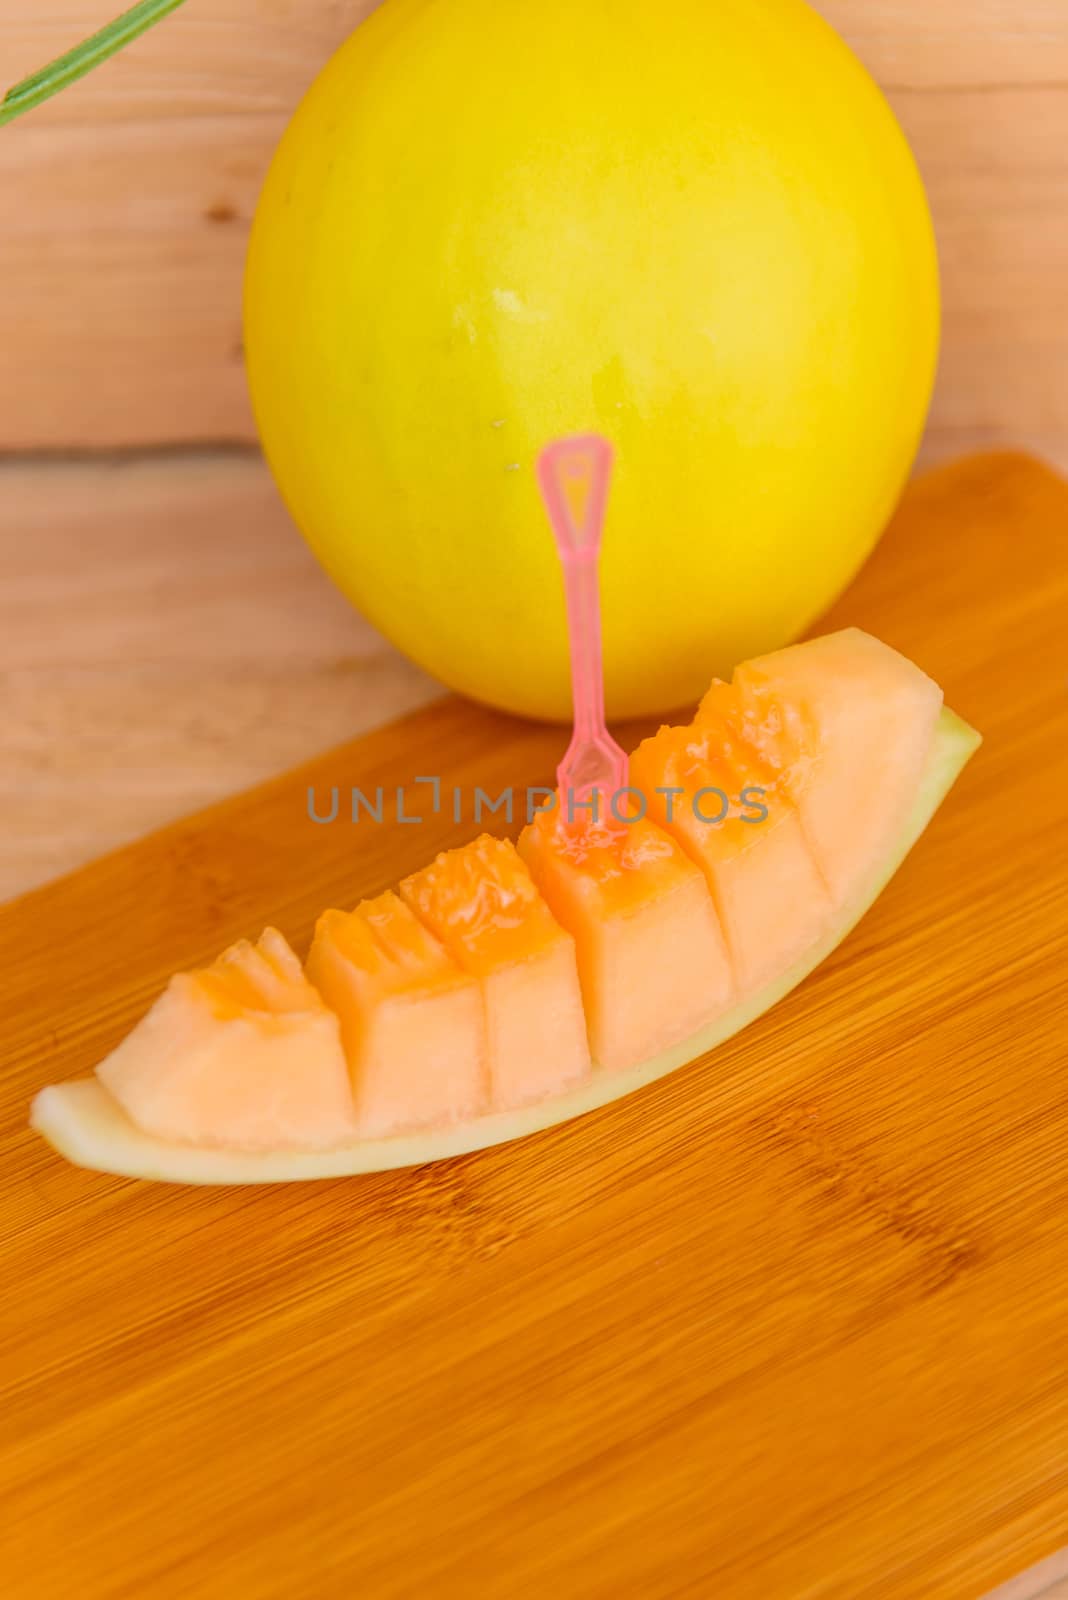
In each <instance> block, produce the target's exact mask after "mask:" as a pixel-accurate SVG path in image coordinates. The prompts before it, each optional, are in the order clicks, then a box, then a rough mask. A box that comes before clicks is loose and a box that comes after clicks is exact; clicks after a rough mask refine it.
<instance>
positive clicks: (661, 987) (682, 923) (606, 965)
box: [518, 805, 732, 1070]
mask: <svg viewBox="0 0 1068 1600" xmlns="http://www.w3.org/2000/svg"><path fill="white" fill-rule="evenodd" d="M518 848H519V854H520V855H521V856H522V858H523V860H524V861H525V862H526V863H527V866H528V867H529V868H530V872H531V876H532V877H533V879H534V882H535V883H536V884H537V886H538V888H539V889H540V890H541V892H542V894H543V895H544V897H545V899H546V901H547V903H548V905H549V907H550V908H551V910H552V912H553V914H554V916H555V917H556V918H557V920H558V921H559V922H560V923H561V924H562V925H563V926H564V927H565V928H566V929H567V930H568V932H569V933H570V934H571V935H572V936H573V937H574V940H575V946H576V949H577V951H578V964H579V976H580V979H581V983H582V999H583V1003H584V1005H585V1008H586V1024H587V1028H588V1030H589V1040H590V1050H591V1053H592V1055H593V1059H594V1061H595V1062H597V1063H598V1065H600V1066H602V1067H606V1068H611V1069H615V1070H618V1069H619V1068H621V1067H626V1066H630V1065H631V1064H632V1063H633V1062H635V1061H641V1060H643V1059H645V1058H646V1057H648V1056H650V1055H654V1054H656V1053H657V1052H658V1051H660V1050H665V1049H667V1048H668V1046H669V1045H672V1044H674V1043H675V1042H676V1040H678V1039H681V1038H685V1037H686V1036H687V1035H688V1034H691V1033H693V1032H695V1031H696V1030H697V1029H698V1028H700V1027H702V1026H703V1025H704V1024H705V1023H707V1022H708V1021H709V1020H710V1019H711V1018H712V1017H713V1016H715V1015H716V1014H717V1012H720V1011H723V1010H725V1009H726V1007H727V1005H728V1004H729V1002H730V999H731V993H732V984H731V976H730V969H729V965H728V961H727V954H726V951H725V949H724V944H723V937H722V934H721V932H720V928H719V923H718V922H717V919H716V913H715V909H714V907H713V905H712V902H711V900H710V898H709V895H708V890H707V888H706V887H705V883H704V880H703V878H702V876H701V873H700V872H699V871H698V870H697V869H696V868H695V867H694V866H693V864H692V863H691V862H690V861H689V860H688V859H687V858H686V856H685V855H684V853H683V852H682V850H680V849H679V847H678V845H677V844H676V843H675V841H674V840H673V839H672V838H670V837H669V835H668V834H667V833H665V832H664V830H663V829H662V828H658V827H657V826H656V824H655V823H653V822H649V821H644V820H643V821H637V820H635V821H629V822H624V823H621V822H617V821H615V820H614V819H601V820H600V821H597V822H595V821H594V820H593V818H592V817H591V816H590V815H589V814H580V815H577V816H576V817H575V819H574V820H573V821H569V820H568V818H567V817H566V815H565V814H564V813H563V811H562V809H561V807H560V806H559V805H558V806H557V807H556V808H555V809H554V810H552V811H543V812H541V813H540V814H539V815H538V816H537V817H536V818H535V819H534V821H533V822H532V823H531V824H530V826H529V827H527V828H525V829H524V830H523V833H522V834H521V835H520V838H519V847H518Z"/></svg>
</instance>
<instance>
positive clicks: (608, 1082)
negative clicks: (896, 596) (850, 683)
mask: <svg viewBox="0 0 1068 1600" xmlns="http://www.w3.org/2000/svg"><path fill="white" fill-rule="evenodd" d="M981 742H982V741H981V738H980V735H979V734H977V733H976V732H975V730H974V729H973V728H970V727H969V726H968V724H967V723H965V722H963V721H962V720H961V719H960V718H959V717H958V716H956V715H955V714H954V713H953V712H952V711H949V710H943V711H942V713H941V716H940V718H939V721H938V723H937V725H936V729H935V736H934V740H933V743H932V746H931V753H930V755H929V757H928V761H927V765H926V767H925V769H924V774H923V777H922V779H921V781H920V783H919V785H918V786H917V791H916V795H915V799H914V801H913V805H912V809H911V812H910V814H909V817H908V821H907V822H906V824H905V826H904V828H903V829H902V832H901V834H900V836H899V838H898V840H897V843H896V844H895V846H894V848H893V849H892V850H890V851H889V852H888V853H887V856H886V858H885V859H884V860H883V861H881V862H880V863H879V865H878V867H877V868H876V869H875V870H874V871H873V872H872V874H871V876H870V878H869V880H868V882H867V884H866V885H865V887H864V889H863V890H862V891H860V892H858V893H857V894H856V895H855V896H854V897H853V898H852V899H851V901H850V903H849V904H848V905H847V906H846V907H844V908H843V910H842V912H841V913H840V915H839V916H838V917H837V918H836V919H835V922H834V926H833V927H832V928H831V929H830V931H829V932H828V933H827V934H826V935H825V936H824V937H823V938H822V939H820V940H819V941H818V942H817V943H816V944H814V945H813V946H812V947H811V948H810V949H809V950H807V951H806V952H805V954H804V956H803V957H802V958H801V959H800V960H799V961H797V962H795V964H794V965H793V966H792V967H790V968H789V970H788V971H786V972H783V973H781V974H780V975H779V976H778V977H776V978H775V979H773V980H772V981H771V982H770V983H767V984H765V985H764V986H763V988H761V989H759V990H758V991H757V992H756V993H755V994H752V995H750V996H748V998H747V999H745V1000H743V1001H741V1002H740V1003H739V1004H738V1005H736V1006H733V1007H732V1008H731V1009H730V1010H729V1011H727V1012H725V1013H724V1014H723V1015H722V1016H720V1017H717V1018H716V1020H715V1021H714V1022H712V1023H711V1024H710V1025H709V1026H708V1027H706V1028H703V1029H702V1030H701V1031H700V1032H699V1033H695V1034H694V1035H692V1037H690V1038H689V1039H684V1040H683V1041H682V1042H681V1043H679V1044H677V1045H674V1046H673V1047H672V1048H671V1049H670V1050H666V1051H664V1052H663V1054H661V1055H658V1056H654V1057H652V1058H651V1059H649V1060H647V1061H641V1062H638V1063H637V1064H636V1065H634V1066H632V1067H627V1068H624V1069H623V1070H621V1071H616V1072H607V1071H604V1070H603V1069H599V1068H597V1067H596V1066H595V1067H594V1070H593V1073H592V1075H591V1077H590V1078H589V1079H587V1080H586V1081H585V1082H584V1083H583V1084H582V1085H581V1086H580V1087H579V1088H577V1089H573V1090H570V1091H568V1092H567V1093H565V1094H561V1095H555V1096H552V1097H551V1098H549V1099H547V1100H543V1101H540V1102H538V1103H537V1104H535V1105H530V1106H524V1107H521V1108H520V1109H518V1110H515V1111H506V1112H496V1113H490V1114H487V1115H485V1116H480V1117H477V1118H474V1119H473V1120H471V1121H470V1122H465V1123H460V1124H458V1125H456V1126H453V1127H449V1128H439V1129H434V1130H432V1131H427V1132H422V1133H411V1134H400V1135H395V1136H390V1137H388V1138H381V1139H364V1140H360V1141H357V1142H355V1143H353V1144H347V1145H339V1146H337V1147H335V1148H333V1149H329V1150H317V1151H308V1152H303V1151H284V1152H276V1153H274V1152H262V1151H238V1150H232V1151H231V1150H218V1149H206V1148H199V1147H194V1146H190V1145H180V1144H168V1143H165V1142H164V1141H163V1140H160V1139H154V1138H151V1137H150V1136H149V1135H148V1134H145V1133H142V1132H140V1130H139V1129H137V1128H136V1127H135V1126H134V1125H133V1123H132V1122H130V1121H129V1119H128V1118H127V1117H126V1115H125V1114H124V1112H123V1111H122V1110H121V1109H120V1107H119V1106H118V1104H117V1103H116V1102H115V1101H114V1100H112V1099H111V1097H110V1096H109V1095H108V1094H107V1093H106V1092H105V1090H104V1089H103V1088H102V1087H101V1086H100V1084H99V1083H98V1082H97V1081H96V1079H95V1078H80V1079H77V1080H75V1081H74V1082H72V1083H64V1084H58V1085H56V1086H54V1087H52V1088H48V1089H42V1090H41V1091H40V1093H39V1094H38V1095H37V1096H36V1098H35V1099H34V1102H33V1108H32V1111H31V1116H30V1121H31V1124H32V1126H33V1127H34V1128H36V1130H37V1132H38V1133H40V1134H42V1135H43V1136H44V1138H45V1139H47V1140H48V1143H49V1144H50V1145H51V1146H52V1147H53V1149H55V1150H57V1151H58V1152H59V1154H60V1155H62V1156H65V1157H66V1158H67V1160H68V1161H71V1162H73V1163H74V1164H75V1165H76V1166H79V1167H87V1168H89V1169H91V1170H93V1171H97V1172H110V1173H115V1174H117V1175H120V1176H123V1177H129V1178H152V1179H156V1180H158V1181H162V1182H169V1183H199V1184H242V1183H296V1182H301V1181H306V1180H309V1179H313V1178H344V1177H351V1176H355V1175H357V1174H359V1173H364V1172H384V1171H389V1170H392V1169H394V1168H397V1167H414V1166H422V1165H424V1164H425V1163H426V1162H429V1161H440V1160H443V1159H445V1158H446V1157H449V1156H457V1155H464V1154H467V1153H468V1152H470V1151H472V1150H482V1149H485V1148H487V1147H488V1146H490V1145H495V1144H504V1143H506V1142H507V1141H510V1140H512V1139H521V1138H523V1137H524V1136H525V1135H527V1134H530V1133H539V1132H541V1131H542V1130H543V1129H545V1128H551V1127H553V1126H555V1125H556V1124H557V1123H560V1122H567V1121H569V1120H570V1119H571V1118H572V1117H580V1116H583V1115H584V1114H585V1113H586V1112H588V1111H594V1110H597V1109H598V1108H599V1107H600V1106H604V1105H608V1104H609V1103H610V1102H611V1101H613V1100H620V1099H622V1098H623V1096H624V1095H627V1094H631V1093H632V1092H633V1091H634V1090H635V1089H641V1088H643V1087H644V1086H645V1085H646V1084H648V1083H653V1082H654V1081H655V1080H656V1079H657V1078H663V1077H666V1076H667V1074H668V1073H669V1072H674V1071H675V1070H676V1068H678V1067H681V1066H684V1065H685V1064H686V1063H687V1062H689V1061H693V1060H695V1059H696V1058H697V1057H699V1056H703V1055H706V1054H707V1053H708V1052H709V1051H711V1050H714V1049H715V1048H716V1047H717V1045H720V1044H722V1043H723V1042H724V1040H726V1039H729V1038H730V1037H731V1036H732V1035H733V1034H735V1033H738V1032H739V1031H740V1030H741V1029H742V1028H745V1027H747V1026H748V1024H749V1023H750V1022H753V1021H754V1020H755V1019H756V1018H757V1017H759V1016H760V1015H761V1013H762V1012H764V1011H767V1010H768V1008H769V1007H770V1006H773V1005H775V1003H776V1002H777V1001H778V1000H781V999H782V997H783V996H784V995H785V994H787V993H788V992H789V990H791V989H793V988H795V987H796V985H797V984H799V983H800V982H801V981H802V979H803V978H805V977H807V976H808V974H809V973H810V972H812V971H813V969H814V968H815V967H818V966H819V964H820V962H821V961H824V960H825V959H826V957H827V956H828V955H830V953H831V951H832V950H834V948H835V947H836V945H838V944H840V943H841V941H842V939H844V938H845V936H846V934H847V933H848V932H849V931H850V929H851V928H852V927H854V925H855V924H856V923H857V922H859V920H860V918H861V917H862V916H863V915H864V913H865V912H866V911H867V910H868V908H869V907H870V906H871V904H872V903H873V901H874V900H876V899H877V898H878V896H879V894H881V892H882V890H883V889H884V888H885V886H886V884H887V883H888V882H889V880H890V879H891V878H892V877H893V875H894V873H895V872H896V871H897V869H898V867H899V866H900V865H901V863H902V861H903V860H904V859H905V857H906V856H907V854H908V852H909V851H910V850H911V848H912V846H913V845H914V844H915V843H916V841H917V839H918V838H919V837H920V835H921V834H922V833H923V831H924V829H925V828H926V827H927V824H928V823H929V822H930V820H931V818H932V817H933V816H934V814H935V812H936V811H937V810H938V807H939V806H940V805H941V803H942V801H943V799H944V798H945V796H946V794H947V793H948V792H949V790H950V788H951V787H952V786H953V784H954V782H955V781H956V779H957V777H958V776H959V774H960V772H961V771H962V770H963V768H964V766H965V765H966V763H967V762H968V760H969V758H970V757H971V756H972V755H973V754H974V752H975V751H976V749H977V748H978V747H979V745H980V743H981Z"/></svg>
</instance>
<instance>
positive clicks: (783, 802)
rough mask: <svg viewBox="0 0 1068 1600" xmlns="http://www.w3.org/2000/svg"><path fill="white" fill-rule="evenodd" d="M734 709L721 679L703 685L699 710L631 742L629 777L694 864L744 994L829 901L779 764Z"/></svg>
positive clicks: (824, 917) (782, 958)
mask: <svg viewBox="0 0 1068 1600" xmlns="http://www.w3.org/2000/svg"><path fill="white" fill-rule="evenodd" d="M717 708H718V709H717ZM738 709H739V707H738V696H737V694H736V692H735V691H734V690H733V689H732V688H730V686H729V685H727V684H724V683H721V684H715V685H713V687H712V689H711V690H710V692H709V695H708V696H707V697H706V700H705V703H704V705H703V707H702V713H703V715H702V717H701V718H699V719H698V720H697V721H696V722H694V723H692V724H691V725H690V726H689V727H684V728H661V730H660V732H659V733H657V734H656V735H655V736H654V737H653V738H651V739H646V740H645V742H644V743H643V744H641V745H639V747H638V749H637V750H636V751H635V752H634V754H633V755H632V756H631V758H630V781H631V784H632V785H633V786H634V788H635V789H638V790H640V791H641V792H642V794H643V796H644V798H645V801H646V804H647V805H648V807H649V811H650V813H651V815H653V816H655V817H657V818H658V820H659V821H660V822H661V823H662V825H663V826H664V828H665V829H667V831H668V832H669V833H671V834H672V835H673V836H674V838H675V839H677V840H678V842H679V844H680V846H681V847H682V848H683V849H684V850H685V851H686V852H687V854H688V855H689V856H690V857H691V858H692V860H693V861H694V862H696V864H697V866H698V867H700V869H701V870H702V872H703V873H704V875H705V878H706V880H707V883H708V888H709V891H710V892H711V895H712V899H713V901H714V902H715V906H716V910H717V912H718V914H719V920H720V923H721V925H722V928H723V932H724V936H725V938H726V941H727V948H728V950H729V952H730V958H731V965H732V969H733V973H734V981H735V983H736V985H737V989H738V992H739V993H740V994H748V993H750V992H751V991H752V990H753V989H754V988H755V987H757V986H758V985H759V984H761V983H764V982H766V981H767V979H769V978H770V977H771V976H772V975H773V974H774V973H776V972H781V971H783V969H784V968H786V967H789V966H790V965H792V963H793V962H794V961H796V960H797V958H798V957H799V956H800V955H801V953H802V951H804V950H805V949H807V947H808V946H809V945H810V944H812V943H813V942H814V941H815V940H816V939H818V938H819V937H820V934H821V933H822V932H823V931H824V930H825V929H826V928H827V927H828V926H829V925H830V921H831V916H832V903H831V897H830V894H829V893H828V890H827V885H826V883H825V881H824V878H823V875H822V873H821V872H820V870H819V867H818V866H817V864H816V860H815V857H814V855H813V852H812V850H811V849H810V848H809V845H808V842H807V840H806V838H805V835H804V832H803V830H802V827H801V821H800V815H799V812H798V809H797V806H796V804H795V803H794V801H793V800H792V799H791V798H790V796H789V794H788V793H787V791H786V788H785V785H784V783H783V781H782V777H781V774H780V773H778V772H777V771H776V770H775V769H774V768H773V767H772V766H770V765H769V763H768V762H767V761H766V760H765V759H764V758H763V757H762V756H761V754H760V752H759V750H757V749H756V748H755V747H753V746H749V745H747V744H746V743H745V742H744V740H743V739H742V738H741V737H740V735H739V733H738V731H737V730H736V728H735V726H734V722H735V713H736V711H737V710H738Z"/></svg>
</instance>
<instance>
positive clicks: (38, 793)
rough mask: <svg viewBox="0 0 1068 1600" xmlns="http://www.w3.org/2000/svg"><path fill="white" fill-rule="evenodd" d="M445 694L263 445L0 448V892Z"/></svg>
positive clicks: (22, 885) (38, 879)
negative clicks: (375, 614) (395, 635)
mask: <svg viewBox="0 0 1068 1600" xmlns="http://www.w3.org/2000/svg"><path fill="white" fill-rule="evenodd" d="M440 692H441V691H440V688H439V687H438V686H437V685H435V684H434V683H432V682H431V681H430V680H429V679H427V678H425V677H424V676H423V674H422V673H420V672H418V671H417V670H416V669H415V668H414V667H412V666H411V665H410V664H409V663H408V662H406V661H404V660H403V659H402V658H401V657H400V656H399V655H397V653H396V652H395V651H393V650H392V649H391V648H390V647H389V646H388V645H386V644H385V642H384V641H383V640H382V639H380V638H379V637H378V635H377V634H375V633H374V632H373V630H372V629H371V628H370V627H369V626H368V625H367V624H366V623H365V622H364V621H363V620H362V618H361V617H359V616H358V615H357V613H356V612H355V611H353V610H352V608H351V607H350V606H349V605H348V604H347V603H346V602H345V601H344V600H343V599H342V598H341V596H340V595H339V594H338V593H337V591H336V590H335V589H334V588H333V586H332V585H331V584H330V583H329V581H328V580H327V578H326V577H325V576H324V574H323V573H322V571H321V569H320V568H319V567H318V565H317V564H316V562H315V561H314V560H313V558H312V556H311V554H310V552H309V550H308V549H307V547H306V545H305V544H304V543H303V541H302V540H301V539H300V538H299V537H298V535H297V534H296V532H295V530H294V529H293V526H292V524H291V523H290V522H289V519H288V517H287V516H286V513H285V511H284V509H283V507H282V504H281V501H280V500H279V498H278V496H277V494H276V493H275V491H274V488H273V486H272V484H271V482H270V479H269V478H268V475H267V471H266V469H265V467H264V466H263V464H262V462H261V461H259V460H258V459H243V458H241V457H237V458H234V457H228V456H225V455H220V456H218V457H216V458H211V457H201V458H185V457H178V458H173V459H165V460H159V461H139V460H134V461H125V462H119V463H115V462H111V463H107V462H105V463H95V462H81V463H70V464H65V465H56V464H53V465H50V466H49V467H47V468H45V467H42V466H40V465H39V464H38V465H26V464H24V465H15V464H12V463H7V464H0V901H2V900H4V899H7V898H8V897H9V896H11V895H14V894H16V893H19V892H21V891H22V890H25V889H28V888H30V887H33V886H34V885H36V884H38V883H41V882H43V881H44V880H45V879H46V878H49V877H54V876H55V875H56V874H57V873H59V872H64V871H69V870H70V869H71V868H72V867H75V866H80V865H81V863H82V862H84V861H88V860H90V859H91V858H92V857H93V856H95V855H99V854H100V853H101V852H102V851H104V850H109V849H112V848H114V847H115V846H116V845H120V844H126V843H128V842H129V840H130V839H133V838H136V837H137V836H138V835H139V834H142V833H145V832H147V831H148V829H149V828H154V827H158V826H160V824H161V823H164V822H169V821H172V820H173V819H174V818H175V817H180V816H182V815H184V814H185V813H186V812H188V811H191V810H194V809H195V808H197V807H199V806H203V805H207V804H209V803H210V802H211V801H213V800H217V799H219V798H220V797H221V796H222V795H225V794H232V793H233V792H234V791H235V790H238V789H243V788H246V787H247V786H248V785H249V784H251V783H257V782H259V781H260V780H261V779H263V778H268V777H273V776H274V775H275V774H277V773H278V772H283V771H285V770H286V768H287V767H290V766H292V765H293V764H294V763H295V762H297V761H303V760H306V759H307V758H308V757H309V756H311V755H314V754H315V753H317V752H318V751H321V750H323V749H324V748H326V747H327V746H329V745H331V744H336V743H338V742H340V741H341V740H342V739H347V738H351V737H353V736H354V735H355V734H358V733H362V732H364V731H365V730H366V729H368V728H372V727H374V726H376V725H377V724H380V723H382V722H386V721H388V720H389V719H390V718H391V717H395V716H398V715H399V714H400V713H401V712H403V711H407V710H409V709H411V708H412V707H413V706H415V705H418V704H421V703H424V702H425V701H427V700H428V699H431V698H433V697H434V696H436V695H438V694H440Z"/></svg>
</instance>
